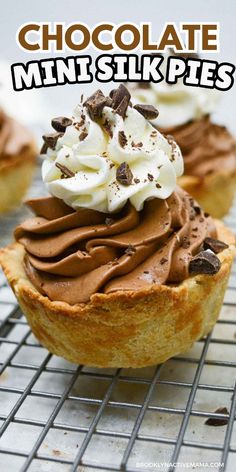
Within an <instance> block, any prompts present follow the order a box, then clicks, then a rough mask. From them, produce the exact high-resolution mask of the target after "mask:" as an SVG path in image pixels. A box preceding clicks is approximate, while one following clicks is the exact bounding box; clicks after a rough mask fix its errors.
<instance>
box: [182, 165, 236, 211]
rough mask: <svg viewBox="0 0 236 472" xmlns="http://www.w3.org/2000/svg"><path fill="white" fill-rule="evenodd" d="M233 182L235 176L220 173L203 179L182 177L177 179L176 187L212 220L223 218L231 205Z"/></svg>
mask: <svg viewBox="0 0 236 472" xmlns="http://www.w3.org/2000/svg"><path fill="white" fill-rule="evenodd" d="M235 180H236V176H235V174H233V173H232V172H227V171H222V172H213V173H212V174H209V175H206V176H204V177H196V176H192V175H183V176H182V177H179V178H178V185H179V186H180V187H182V188H183V189H184V190H185V191H186V192H188V193H189V194H190V195H192V197H193V198H194V199H195V200H196V201H197V202H198V203H199V204H200V206H201V207H202V208H203V210H204V211H206V212H207V213H209V214H210V215H211V216H212V217H213V218H223V216H225V215H226V214H227V213H228V211H229V209H230V207H231V205H232V203H233V199H234V192H235Z"/></svg>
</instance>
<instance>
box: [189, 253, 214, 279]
mask: <svg viewBox="0 0 236 472" xmlns="http://www.w3.org/2000/svg"><path fill="white" fill-rule="evenodd" d="M220 267H221V262H220V260H219V259H218V257H216V256H215V254H212V253H211V252H208V251H201V252H199V254H197V255H196V256H195V257H193V259H192V260H191V261H190V263H189V273H190V274H208V275H213V274H216V273H217V272H219V270H220Z"/></svg>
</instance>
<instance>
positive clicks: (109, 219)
mask: <svg viewBox="0 0 236 472" xmlns="http://www.w3.org/2000/svg"><path fill="white" fill-rule="evenodd" d="M114 222H115V220H113V218H106V219H105V225H107V226H111V225H113V223H114Z"/></svg>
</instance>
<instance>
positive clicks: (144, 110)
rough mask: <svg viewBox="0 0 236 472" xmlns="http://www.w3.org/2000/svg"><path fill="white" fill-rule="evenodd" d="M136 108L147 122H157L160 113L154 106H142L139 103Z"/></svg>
mask: <svg viewBox="0 0 236 472" xmlns="http://www.w3.org/2000/svg"><path fill="white" fill-rule="evenodd" d="M134 108H135V110H137V111H138V112H139V113H141V115H143V116H144V118H146V119H147V120H155V118H157V117H158V115H159V111H158V110H157V109H156V108H155V107H154V106H153V105H142V104H139V103H138V104H137V105H134Z"/></svg>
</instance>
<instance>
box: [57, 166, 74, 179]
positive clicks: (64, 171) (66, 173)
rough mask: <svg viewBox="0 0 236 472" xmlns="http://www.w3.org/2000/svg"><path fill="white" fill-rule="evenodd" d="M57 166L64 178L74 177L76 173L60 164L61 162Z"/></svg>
mask: <svg viewBox="0 0 236 472" xmlns="http://www.w3.org/2000/svg"><path fill="white" fill-rule="evenodd" d="M55 166H56V167H57V168H58V169H59V170H60V171H61V173H62V175H63V178H70V177H74V175H75V173H74V172H72V171H71V170H70V169H68V167H66V166H63V165H62V164H59V162H56V164H55Z"/></svg>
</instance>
